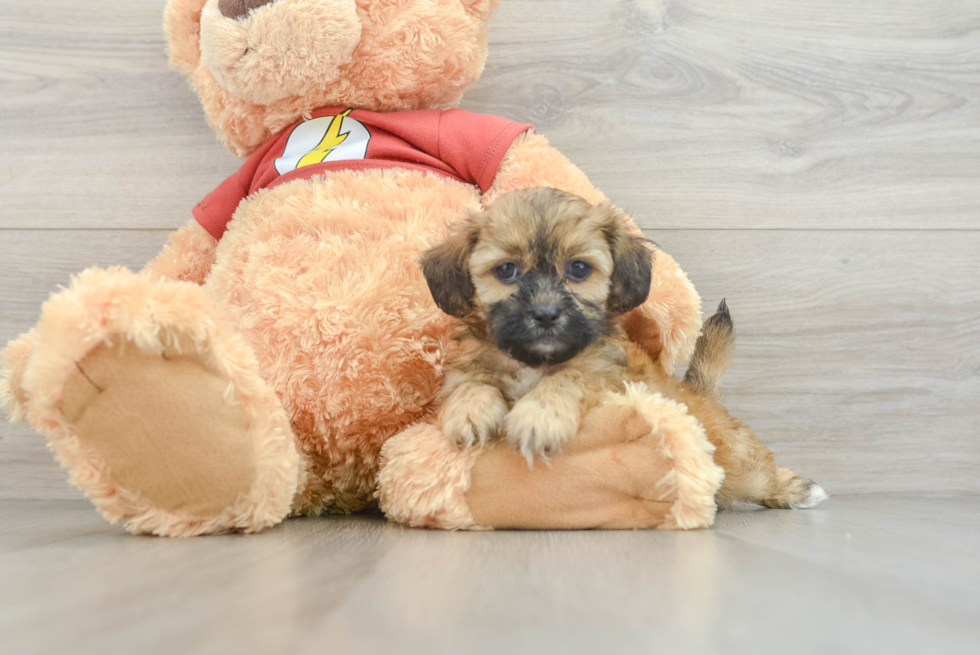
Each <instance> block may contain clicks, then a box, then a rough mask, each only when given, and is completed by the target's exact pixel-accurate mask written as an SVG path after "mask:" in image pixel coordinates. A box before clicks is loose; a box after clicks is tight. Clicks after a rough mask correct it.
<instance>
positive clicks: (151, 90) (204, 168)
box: [0, 0, 980, 229]
mask: <svg viewBox="0 0 980 655" xmlns="http://www.w3.org/2000/svg"><path fill="white" fill-rule="evenodd" d="M163 4H164V3H163V2H162V1H161V0H140V1H134V2H123V3H120V2H115V1H113V0H94V1H91V2H85V3H77V2H69V1H68V0H46V2H45V3H43V4H39V3H25V2H18V1H16V0H0V37H2V40H0V43H2V45H0V84H2V91H3V93H2V97H3V98H4V100H3V101H2V103H3V104H2V105H0V106H2V107H3V109H4V111H2V112H0V133H2V134H3V136H4V149H5V155H6V156H5V157H4V162H3V163H2V164H0V184H2V187H0V188H2V192H3V199H4V210H3V213H2V215H0V227H21V228H23V227H38V226H41V227H46V228H54V227H153V228H162V227H177V226H179V225H181V224H183V222H184V220H185V218H186V216H187V215H188V212H189V210H190V208H191V207H193V206H194V205H195V204H196V203H197V202H198V201H199V200H200V199H201V198H202V197H203V195H204V194H206V193H207V192H208V191H210V190H211V189H212V188H214V187H215V186H216V185H217V184H218V183H219V182H220V181H221V180H223V179H224V178H225V177H227V176H228V175H230V174H231V173H232V172H234V170H236V168H237V166H238V164H237V160H236V159H235V158H234V157H233V156H232V155H230V154H229V153H227V152H225V151H224V150H223V148H222V147H221V146H220V145H218V144H217V143H216V141H215V139H214V136H213V135H212V134H211V133H210V131H209V130H208V128H207V126H206V124H205V121H204V119H203V117H202V113H201V111H200V108H199V106H198V103H197V101H196V98H195V97H194V96H193V94H192V93H191V91H190V90H189V89H187V88H186V87H185V85H184V83H183V81H182V80H181V78H180V76H179V75H177V74H176V73H174V72H172V71H169V70H168V69H167V66H166V60H165V57H164V55H163V50H164V43H163V37H162V35H161V31H160V27H159V25H160V15H161V13H162V7H163ZM42 7H43V9H42ZM490 34H491V55H490V59H489V61H488V64H487V69H486V72H485V74H484V76H483V78H482V79H481V80H480V81H479V82H478V83H477V84H476V85H475V86H474V87H473V88H472V89H471V90H470V91H469V93H468V94H467V96H466V98H465V100H464V103H463V106H464V107H465V108H468V109H471V110H476V111H485V112H492V113H498V114H502V115H504V116H507V117H509V118H512V119H515V120H522V121H523V120H526V121H530V122H533V123H535V124H536V125H537V126H538V128H539V129H540V131H542V132H543V133H544V134H546V135H547V136H548V137H549V138H550V139H551V140H552V142H553V143H554V144H555V145H556V146H557V147H558V148H560V149H561V150H562V151H563V152H565V153H566V154H568V155H569V156H570V157H571V158H572V160H573V161H575V162H576V163H578V164H579V165H580V166H582V168H584V169H585V170H586V172H588V173H589V175H590V176H591V177H592V179H593V180H594V181H595V182H596V183H597V184H598V186H599V187H600V188H602V189H603V190H604V191H606V192H607V193H608V194H609V195H610V197H612V198H614V199H615V200H616V201H617V202H619V203H620V204H624V205H627V206H632V207H635V206H638V205H650V206H656V207H657V208H658V210H659V215H658V221H659V222H658V224H659V225H660V226H661V227H664V228H668V227H671V228H685V227H716V228H732V227H770V228H784V227H790V226H793V227H806V228H813V229H817V228H853V227H864V228H869V229H883V228H890V227H899V228H911V229H921V228H965V229H976V228H978V227H980V185H977V184H976V180H977V179H980V148H978V146H980V100H978V98H980V4H978V3H976V2H972V1H971V0H960V1H957V0H944V1H942V2H930V1H929V0H914V1H908V2H903V3H901V4H900V5H899V6H896V4H895V2H894V1H893V0H868V1H866V2H861V3H859V4H855V3H844V2H833V1H830V0H821V1H815V2H807V3H785V2H779V1H777V0H751V1H746V2H740V3H738V6H737V9H735V8H733V6H732V5H731V3H728V2H724V1H723V0H686V1H685V0H681V1H673V0H671V1H667V0H662V1H661V0H647V1H639V0H617V1H616V2H601V3H599V2H586V1H583V0H576V1H558V0H537V1H535V2H521V1H517V0H510V1H505V2H502V3H501V7H500V10H499V13H498V15H497V16H496V17H495V18H494V20H493V22H492V23H491V29H490ZM936 198H942V199H943V201H942V202H941V203H937V202H936Z"/></svg>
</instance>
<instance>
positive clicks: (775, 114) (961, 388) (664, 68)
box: [0, 0, 980, 498]
mask: <svg viewBox="0 0 980 655" xmlns="http://www.w3.org/2000/svg"><path fill="white" fill-rule="evenodd" d="M163 5H164V2H163V1H162V0H131V1H129V2H122V1H121V0H88V1H87V2H85V3H78V2H68V1H67V0H45V2H44V3H26V2H22V1H14V0H0V148H2V153H3V156H2V158H0V342H4V341H6V340H7V339H10V338H12V337H14V336H16V335H17V334H18V333H20V332H22V331H24V330H26V329H28V328H29V327H30V326H31V325H32V323H33V322H34V320H35V319H36V317H37V314H38V308H39V305H40V303H41V302H42V301H43V300H44V298H45V297H46V296H47V294H48V293H50V292H51V291H52V290H54V289H56V288H57V287H58V285H63V284H65V283H66V282H67V280H68V279H69V276H70V275H71V274H72V273H73V272H77V271H79V270H81V269H83V268H85V267H86V266H88V265H92V264H100V265H109V264H124V265H127V266H130V267H133V268H139V267H140V266H141V265H142V264H143V263H144V262H145V261H146V260H148V259H149V258H151V257H152V256H153V255H154V254H155V253H156V252H157V250H158V249H159V248H160V246H161V245H162V244H163V242H164V241H165V239H166V234H167V232H168V231H169V230H171V229H173V228H175V227H177V226H179V225H181V224H182V223H183V222H184V221H185V220H186V218H187V217H188V216H189V210H190V208H191V207H192V206H193V205H194V204H195V203H196V202H197V201H198V200H199V199H200V198H201V197H202V196H203V195H204V194H205V193H207V192H208V191H210V190H211V189H212V188H214V187H215V186H216V185H217V184H218V183H219V182H221V180H223V179H224V178H225V177H226V176H227V175H229V174H230V173H231V172H233V171H234V170H235V168H236V167H237V160H236V159H235V158H234V157H233V156H232V155H230V154H229V153H227V152H226V151H224V150H223V148H222V147H221V146H220V145H219V144H218V143H217V141H216V140H215V138H214V136H213V134H212V133H211V132H210V130H209V129H208V127H207V125H206V124H205V121H204V118H203V116H202V113H201V111H200V108H199V106H198V104H197V100H196V98H195V97H194V96H193V94H192V93H191V92H190V91H189V90H188V89H187V87H186V86H185V84H184V82H183V81H182V80H181V78H180V77H179V76H178V75H177V74H176V73H174V72H171V71H169V70H168V69H167V64H166V59H165V56H164V43H163V38H162V36H161V29H160V23H161V14H162V9H163ZM490 34H491V55H490V59H489V62H488V64H487V69H486V72H485V73H484V76H483V78H482V79H481V80H480V81H479V82H478V83H477V84H476V85H475V86H474V87H473V88H472V89H471V90H470V92H469V93H468V94H467V96H466V99H465V100H464V103H463V107H464V108H466V109H470V110H474V111H482V112H489V113H498V114H501V115H504V116H507V117H509V118H512V119H515V120H520V121H528V122H533V123H535V124H536V125H537V126H538V129H539V131H540V132H542V133H544V134H546V135H547V136H548V137H549V138H550V139H551V141H552V143H553V144H554V145H555V146H557V147H558V148H560V149H561V150H562V151H563V152H565V153H566V154H567V155H568V156H569V157H571V158H572V160H573V161H575V162H576V163H578V164H579V165H580V166H581V167H582V168H583V169H585V171H586V172H587V173H588V174H589V175H590V177H591V178H592V179H593V180H594V181H595V182H596V184H597V185H598V186H599V187H600V188H602V189H603V190H604V191H605V192H606V193H607V194H608V195H609V196H610V198H612V199H613V200H615V201H616V202H617V203H618V204H620V205H622V206H624V207H626V208H628V209H629V210H630V211H631V212H632V213H633V214H634V216H635V217H636V219H637V220H638V221H639V222H640V224H641V225H643V227H644V228H645V229H646V230H647V231H648V233H649V235H650V236H651V237H652V238H653V239H654V240H656V241H657V242H658V243H659V244H660V245H661V246H662V247H663V248H664V249H665V250H667V251H668V252H671V253H672V254H673V255H674V256H675V257H676V258H677V259H678V260H679V261H680V262H681V264H682V265H683V266H684V267H685V269H686V270H687V271H688V273H689V274H690V276H691V278H692V279H693V280H694V282H695V284H696V285H697V287H698V289H699V290H700V292H701V293H702V296H703V297H704V300H705V309H706V311H710V310H711V309H712V308H713V307H714V305H715V304H716V303H717V302H718V301H719V300H720V299H721V298H722V297H726V298H727V299H728V302H729V305H730V306H731V308H732V312H733V314H734V316H735V321H736V324H737V326H738V331H739V349H738V353H737V356H736V359H735V363H734V365H733V369H732V371H731V373H730V374H729V375H728V379H727V384H726V390H727V394H728V395H727V398H728V402H729V405H730V407H731V409H732V411H733V413H734V414H735V415H737V416H739V417H741V418H744V419H745V420H747V421H749V422H750V423H751V424H752V425H753V427H754V428H756V431H757V432H758V433H759V434H760V435H761V436H762V437H763V439H764V440H765V441H767V443H769V444H770V445H771V447H772V448H773V450H774V451H775V452H776V454H777V456H778V457H779V458H780V460H781V461H782V462H783V463H784V464H786V465H788V466H790V467H793V468H796V469H798V470H800V471H803V472H805V473H806V474H808V475H810V476H812V477H813V478H815V479H817V480H818V481H820V482H821V483H823V484H824V486H825V487H826V488H827V489H828V490H829V491H830V492H831V493H832V494H834V493H837V494H844V493H870V492H882V491H893V490H902V491H913V492H918V493H923V494H936V495H939V494H951V493H963V492H965V493H971V494H975V493H978V492H980V476H977V474H976V472H977V470H978V467H980V444H978V441H980V3H977V2H976V1H975V0H903V1H901V2H896V1H895V0H863V1H862V2H860V3H855V2H842V1H839V0H811V1H810V2H805V3H803V2H782V1H779V0H742V1H741V2H738V3H733V2H725V1H723V0H677V1H673V0H664V1H658V0H615V1H609V2H594V1H592V0H503V2H502V4H501V8H500V10H499V12H498V14H497V16H496V17H495V18H494V20H493V22H492V24H491V29H490ZM64 479H65V475H64V473H63V472H62V471H60V470H59V469H58V468H57V467H56V465H55V464H54V462H53V460H52V458H51V456H50V453H48V452H46V451H45V449H44V445H43V441H42V439H41V438H40V437H38V436H36V435H34V434H32V433H31V432H30V431H29V430H27V429H26V428H25V427H24V426H12V425H10V424H8V423H3V422H0V498H68V497H73V496H75V495H76V494H75V492H74V491H73V490H71V489H70V488H69V487H68V486H67V485H66V484H64V482H63V481H64Z"/></svg>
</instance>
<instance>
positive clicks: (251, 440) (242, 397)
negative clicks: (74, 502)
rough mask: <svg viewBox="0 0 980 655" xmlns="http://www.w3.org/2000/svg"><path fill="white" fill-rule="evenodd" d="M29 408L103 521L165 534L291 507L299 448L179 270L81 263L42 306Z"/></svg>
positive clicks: (203, 297)
mask: <svg viewBox="0 0 980 655" xmlns="http://www.w3.org/2000/svg"><path fill="white" fill-rule="evenodd" d="M37 335H38V336H37V340H36V341H35V343H34V344H33V352H32V354H31V357H30V358H29V359H28V361H27V364H26V369H25V371H24V373H23V376H22V378H23V384H24V388H23V391H22V393H21V395H22V396H23V397H25V398H26V399H27V417H28V420H29V421H30V422H31V423H32V424H33V425H34V427H35V428H37V429H39V430H40V431H42V432H45V433H46V434H47V435H48V437H49V439H50V443H51V446H52V448H53V449H54V450H55V452H56V453H57V455H58V458H59V460H60V461H61V463H62V465H64V466H65V467H66V468H68V469H70V471H71V480H72V482H73V483H74V484H75V485H76V486H78V487H79V488H80V489H82V490H83V491H85V492H86V493H87V494H88V495H89V497H90V498H91V499H92V501H93V502H94V503H95V505H96V507H97V508H98V510H99V511H100V512H101V513H102V514H103V515H104V516H105V517H106V518H107V519H109V520H110V521H112V522H117V521H124V522H125V524H126V528H127V529H128V530H129V531H131V532H135V533H151V534H158V535H166V536H190V535H195V534H206V533H212V534H213V533H219V532H228V531H246V532H254V531H256V530H260V529H262V528H264V527H268V526H270V525H274V524H276V523H278V522H279V521H281V520H282V519H283V518H285V517H286V515H287V514H288V513H289V509H290V506H291V503H292V500H293V497H294V495H295V493H296V487H297V480H298V471H299V456H298V454H297V452H296V448H295V446H294V443H293V435H292V432H291V430H290V428H289V422H288V419H287V418H286V416H285V412H284V411H283V409H282V407H281V405H280V403H279V400H278V398H277V396H276V394H275V392H274V391H273V390H272V389H271V388H270V387H269V386H268V385H266V384H265V382H264V381H263V380H262V379H261V377H260V376H259V374H258V366H257V362H256V361H255V358H254V356H253V355H252V353H251V350H250V349H249V347H248V345H247V344H246V343H245V342H244V340H243V339H242V338H241V337H240V335H238V334H237V333H236V332H235V331H234V329H233V328H232V327H231V326H230V323H229V321H228V320H227V319H226V318H225V317H224V316H223V315H222V313H221V312H220V311H219V310H218V309H217V308H216V307H214V306H213V302H212V300H211V297H210V296H209V295H208V294H207V293H206V292H205V291H204V290H203V289H201V288H200V287H198V286H197V285H194V284H191V283H187V282H173V281H155V280H152V279H151V278H150V277H149V276H146V275H141V274H133V273H130V272H129V271H127V270H125V269H110V270H108V271H106V270H101V269H89V270H88V271H86V272H84V273H83V274H81V275H80V276H78V278H76V279H75V280H74V281H73V283H72V286H71V287H70V288H69V289H67V290H65V291H63V292H61V293H60V294H57V295H56V296H54V297H53V298H52V299H51V300H50V301H49V302H48V303H47V304H46V305H45V309H44V313H43V315H42V318H41V321H40V323H39V324H38V328H37Z"/></svg>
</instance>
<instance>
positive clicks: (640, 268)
mask: <svg viewBox="0 0 980 655" xmlns="http://www.w3.org/2000/svg"><path fill="white" fill-rule="evenodd" d="M596 211H599V212H603V214H604V215H603V221H602V225H603V232H604V234H605V236H606V241H607V242H608V243H609V250H610V251H611V252H612V258H613V272H612V276H611V278H610V281H609V282H610V284H609V298H608V300H607V301H606V304H607V306H608V307H609V311H611V312H613V313H614V314H625V313H626V312H628V311H629V310H631V309H633V308H635V307H638V306H640V305H642V304H643V303H644V302H645V301H646V299H647V296H649V295H650V283H651V281H652V278H653V249H652V248H651V246H650V242H649V241H647V240H646V239H644V238H643V237H641V236H639V235H636V234H634V233H633V232H631V231H630V229H629V227H628V226H627V223H626V221H627V218H626V216H625V215H624V214H623V213H622V212H620V211H619V210H618V209H616V208H614V207H613V206H612V205H610V204H608V203H603V204H601V205H599V206H597V207H596Z"/></svg>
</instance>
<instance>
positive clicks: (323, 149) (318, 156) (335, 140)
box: [296, 109, 351, 168]
mask: <svg viewBox="0 0 980 655" xmlns="http://www.w3.org/2000/svg"><path fill="white" fill-rule="evenodd" d="M349 113H351V110H350V109H348V110H347V111H345V112H344V113H342V114H337V115H336V116H334V117H333V120H332V121H330V127H328V128H327V133H326V134H324V135H323V139H322V140H321V141H320V143H319V145H317V147H316V148H314V149H313V150H311V151H310V152H308V153H306V154H305V155H303V158H302V159H300V160H299V163H298V164H296V168H303V167H304V166H309V165H310V164H319V163H320V162H322V161H323V160H324V159H326V158H327V155H329V154H330V153H331V152H333V149H334V148H336V147H337V146H339V145H340V144H341V143H343V142H344V140H345V139H346V138H347V134H340V126H341V124H342V123H343V122H344V117H345V116H347V114H349Z"/></svg>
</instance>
